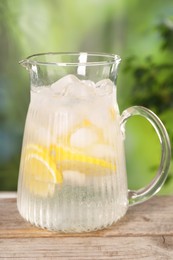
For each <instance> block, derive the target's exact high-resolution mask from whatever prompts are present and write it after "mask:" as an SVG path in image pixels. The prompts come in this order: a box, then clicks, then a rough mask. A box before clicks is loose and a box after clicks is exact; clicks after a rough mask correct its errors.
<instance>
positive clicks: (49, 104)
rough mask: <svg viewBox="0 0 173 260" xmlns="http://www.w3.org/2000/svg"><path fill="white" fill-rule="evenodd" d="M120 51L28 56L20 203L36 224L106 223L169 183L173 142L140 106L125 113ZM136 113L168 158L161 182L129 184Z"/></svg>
mask: <svg viewBox="0 0 173 260" xmlns="http://www.w3.org/2000/svg"><path fill="white" fill-rule="evenodd" d="M119 63H120V57H119V56H117V55H109V54H102V53H85V52H81V53H43V54H36V55H32V56H30V57H28V58H27V59H25V60H23V61H21V64H22V65H23V66H24V67H26V69H27V70H28V71H29V73H30V78H31V101H30V105H29V109H28V114H27V119H26V125H25V132H24V139H23V147H22V154H21V163H20V173H19V181H18V197H17V205H18V210H19V212H20V214H21V215H22V216H23V217H24V218H25V219H26V220H27V221H29V222H31V223H32V224H35V225H36V226H39V227H42V228H47V229H49V230H54V231H63V232H83V231H92V230H98V229H102V228H105V227H107V226H109V225H111V224H112V223H114V222H116V221H117V220H118V219H120V218H121V217H123V216H124V215H125V213H126V211H127V209H128V207H129V205H134V204H137V203H140V202H143V201H145V200H147V199H149V198H150V197H151V196H153V195H154V194H155V193H156V192H158V191H159V190H160V188H161V186H162V185H163V183H164V181H165V179H166V176H167V172H168V168H169V164H170V156H171V153H170V142H169V137H168V134H167V132H166V130H165V127H164V126H163V124H162V122H161V121H160V119H159V118H158V117H157V116H156V115H155V114H154V113H153V112H151V111H150V110H148V109H147V108H144V107H140V106H134V107H130V108H128V109H126V110H125V111H124V112H123V113H122V115H120V113H119V108H118V103H117V97H116V90H117V89H116V84H115V82H116V78H117V69H118V65H119ZM133 115H141V116H143V117H145V118H146V119H147V120H149V122H150V123H151V124H152V125H153V127H154V129H155V131H156V133H157V135H158V138H159V140H160V144H161V148H162V149H161V150H162V151H161V161H160V166H159V167H158V172H157V174H156V176H155V178H154V179H153V181H152V182H151V183H150V184H149V185H148V186H147V187H144V188H143V189H140V190H136V191H133V190H128V187H127V177H126V166H125V154H124V144H123V142H124V129H125V123H126V121H127V120H128V118H130V117H132V116H133Z"/></svg>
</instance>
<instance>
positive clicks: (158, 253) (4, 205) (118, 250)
mask: <svg viewBox="0 0 173 260" xmlns="http://www.w3.org/2000/svg"><path fill="white" fill-rule="evenodd" d="M9 258H11V259H62V260H63V259H72V260H74V259H76V260H77V259H81V260H82V259H91V260H92V259H93V260H95V259H133V260H135V259H137V260H138V259H145V260H146V259H147V260H148V259H151V260H154V259H156V260H157V259H158V260H160V259H163V260H168V259H170V260H171V259H173V197H172V196H165V197H154V198H153V199H151V200H149V201H148V202H145V203H143V204H140V205H136V206H134V207H131V208H129V210H128V212H127V214H126V216H125V217H124V218H123V219H122V220H120V221H119V222H118V223H116V224H114V225H112V226H111V227H110V228H108V229H105V230H101V231H97V232H90V233H79V234H64V233H58V232H50V231H47V230H42V229H39V228H36V227H34V226H32V225H30V224H29V223H27V222H26V221H24V220H23V219H22V217H21V216H20V215H19V213H18V211H17V207H16V199H14V198H13V199H0V259H9Z"/></svg>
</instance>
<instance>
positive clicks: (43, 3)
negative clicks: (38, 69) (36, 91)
mask: <svg viewBox="0 0 173 260" xmlns="http://www.w3.org/2000/svg"><path fill="white" fill-rule="evenodd" d="M172 15H173V1H172V0H164V1H163V0H153V1H151V0H146V1H139V0H129V1H128V0H85V1H82V0H49V1H47V0H37V1H35V0H14V1H12V0H0V190H11V191H12V190H16V188H17V178H18V169H19V162H20V152H21V145H22V138H23V131H24V123H25V117H26V113H27V108H28V104H29V98H30V97H29V75H28V73H27V72H26V71H25V70H24V69H23V68H22V67H21V66H20V65H19V64H18V61H19V60H21V59H23V58H25V57H27V56H29V55H31V54H34V53H39V52H49V51H56V52H57V51H60V52H61V51H92V52H93V51H97V52H108V53H117V54H119V55H120V56H121V57H122V63H121V67H120V70H119V78H118V100H119V106H120V111H121V112H122V111H123V110H124V109H125V108H127V107H128V106H131V105H143V106H146V107H148V108H150V109H152V110H153V111H154V112H155V113H157V115H158V116H159V117H160V118H161V119H162V121H163V123H164V124H165V126H166V128H167V130H168V133H169V135H170V139H171V143H173V16H172ZM125 147H126V161H127V172H128V182H129V187H130V188H131V189H137V188H140V187H142V186H144V185H146V184H147V183H148V182H149V181H150V180H151V179H152V178H153V176H154V175H155V172H156V170H157V166H158V164H159V160H160V144H159V141H158V138H157V137H156V134H155V132H154V130H153V128H152V127H151V126H150V125H149V123H148V122H147V121H146V120H144V119H143V118H140V117H134V118H133V119H131V120H129V122H128V123H127V129H126V141H125ZM172 172H173V165H172V162H171V167H170V170H169V177H168V179H167V181H166V183H165V185H164V187H163V189H162V190H161V192H160V194H172V193H173V177H172Z"/></svg>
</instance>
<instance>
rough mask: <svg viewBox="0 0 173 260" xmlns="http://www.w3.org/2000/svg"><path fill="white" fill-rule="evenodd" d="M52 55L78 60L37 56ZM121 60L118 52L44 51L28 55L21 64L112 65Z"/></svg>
mask: <svg viewBox="0 0 173 260" xmlns="http://www.w3.org/2000/svg"><path fill="white" fill-rule="evenodd" d="M46 56H47V57H50V56H57V58H58V57H59V58H60V56H76V57H78V61H75V62H68V61H58V60H57V61H53V62H50V61H47V60H46V61H41V60H37V59H36V58H41V57H46ZM88 57H89V58H94V57H95V58H97V59H98V58H103V60H101V61H88V60H87V58H88ZM120 61H121V58H120V56H119V55H117V54H109V53H104V52H43V53H37V54H33V55H30V56H28V57H27V58H26V59H24V60H22V61H20V62H19V63H20V64H25V65H26V64H28V65H46V66H47V65H53V66H78V65H80V66H81V65H83V66H98V65H102V66H103V65H104V66H105V65H112V64H117V63H119V62H120Z"/></svg>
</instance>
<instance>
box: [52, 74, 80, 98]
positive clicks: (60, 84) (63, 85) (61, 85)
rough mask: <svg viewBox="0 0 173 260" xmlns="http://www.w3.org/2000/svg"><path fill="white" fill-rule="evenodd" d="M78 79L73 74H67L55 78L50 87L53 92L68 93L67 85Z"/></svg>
mask: <svg viewBox="0 0 173 260" xmlns="http://www.w3.org/2000/svg"><path fill="white" fill-rule="evenodd" d="M78 82H79V79H78V78H77V77H76V76H74V75H71V74H69V75H67V76H65V77H62V78H61V79H59V80H57V81H56V82H54V83H53V84H52V85H51V89H52V90H53V92H54V93H55V94H58V95H62V96H65V95H66V94H67V93H68V88H69V85H71V84H75V83H78Z"/></svg>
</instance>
